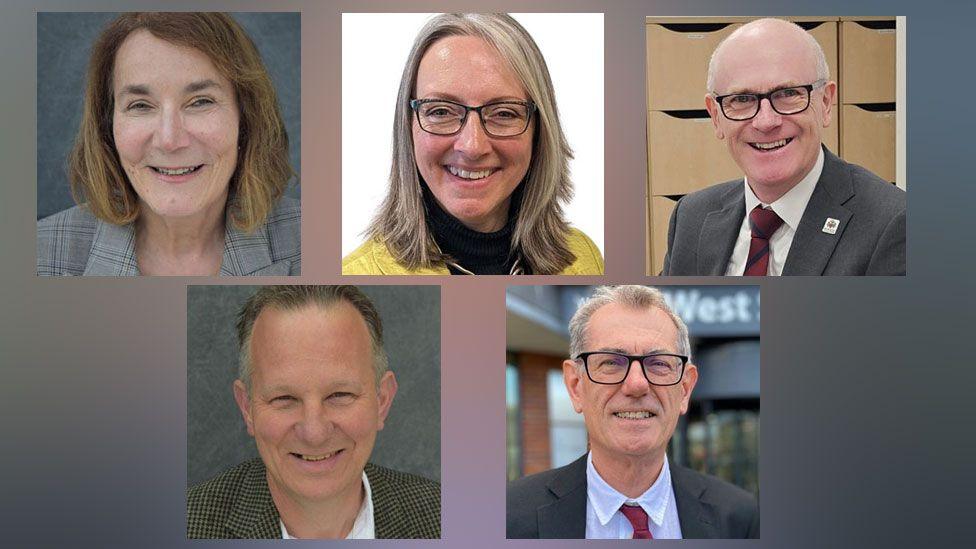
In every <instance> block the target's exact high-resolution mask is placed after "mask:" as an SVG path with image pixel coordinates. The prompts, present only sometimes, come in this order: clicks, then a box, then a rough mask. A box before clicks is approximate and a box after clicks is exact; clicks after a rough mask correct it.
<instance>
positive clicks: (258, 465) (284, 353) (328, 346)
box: [187, 286, 441, 539]
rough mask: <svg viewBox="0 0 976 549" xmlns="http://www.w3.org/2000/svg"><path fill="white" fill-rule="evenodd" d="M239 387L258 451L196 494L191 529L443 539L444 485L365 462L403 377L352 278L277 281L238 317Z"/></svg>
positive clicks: (190, 504)
mask: <svg viewBox="0 0 976 549" xmlns="http://www.w3.org/2000/svg"><path fill="white" fill-rule="evenodd" d="M237 335H238V340H239V342H240V372H239V379H238V380H237V381H235V382H234V397H235V399H236V401H237V404H238V407H239V408H240V410H241V414H242V416H243V418H244V422H245V424H246V426H247V431H248V434H250V435H251V436H253V437H254V439H255V442H256V445H257V448H258V453H259V454H260V458H255V459H252V460H249V461H246V462H244V463H242V464H240V465H237V466H236V467H233V468H231V469H229V470H227V471H225V472H223V473H221V474H220V475H218V476H217V477H215V478H213V479H211V480H209V481H207V482H204V483H202V484H199V485H197V486H194V487H192V488H190V490H189V491H188V492H187V537H188V538H308V539H316V538H318V539H323V538H333V539H336V538H339V539H341V538H346V539H373V538H439V537H440V530H441V529H440V485H439V484H438V483H436V482H433V481H430V480H427V479H425V478H422V477H418V476H415V475H410V474H406V473H400V472H397V471H393V470H390V469H386V468H383V467H379V466H376V465H373V464H370V463H367V460H368V458H369V456H370V453H371V452H372V449H373V444H374V442H375V439H376V433H377V431H379V430H380V429H382V428H383V423H384V421H385V419H386V416H387V413H388V412H389V409H390V405H391V404H392V401H393V397H394V396H395V394H396V390H397V383H396V377H395V376H394V375H393V372H391V371H388V369H387V359H386V355H385V353H384V351H383V344H382V324H381V321H380V317H379V314H378V313H377V311H376V309H375V307H374V306H373V304H372V302H370V300H369V298H368V297H366V296H365V295H364V294H363V293H362V292H360V291H359V290H358V289H357V288H355V287H352V286H268V287H265V288H262V289H260V290H259V291H258V292H257V293H256V294H255V295H254V296H252V297H251V298H250V299H249V300H248V301H247V303H245V305H244V307H243V309H242V310H241V313H240V315H239V317H238V324H237Z"/></svg>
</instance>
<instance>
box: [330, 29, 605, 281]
mask: <svg viewBox="0 0 976 549" xmlns="http://www.w3.org/2000/svg"><path fill="white" fill-rule="evenodd" d="M571 158H572V151H571V149H570V147H569V143H568V142H567V140H566V136H565V135H564V134H563V131H562V127H561V126H560V123H559V115H558V111H557V108H556V98H555V92H554V90H553V86H552V80H551V79H550V76H549V70H548V68H547V67H546V62H545V59H544V58H543V57H542V52H541V51H539V48H538V46H537V45H536V43H535V41H534V40H533V39H532V37H531V36H530V35H529V33H528V32H527V31H526V30H525V29H524V28H523V27H522V26H521V25H520V24H519V23H518V22H517V21H515V19H513V18H512V17H510V16H508V15H506V14H473V13H464V14H441V15H438V16H436V17H434V18H433V19H431V20H430V21H429V22H428V23H427V24H426V25H425V26H424V27H423V28H422V29H421V30H420V33H419V34H418V36H417V38H416V40H415V41H414V44H413V47H412V49H411V51H410V55H409V57H408V58H407V63H406V66H405V67H404V69H403V75H402V77H401V80H400V89H399V93H398V97H397V104H396V114H395V119H394V123H393V162H392V166H391V169H390V184H389V191H388V192H387V195H386V198H385V199H384V201H383V203H382V205H381V206H380V208H379V211H378V212H377V213H376V215H375V216H374V217H373V221H372V223H371V224H370V226H369V228H368V229H367V230H366V232H367V236H368V239H367V241H366V242H365V243H364V244H362V245H361V246H360V247H359V248H357V249H356V250H354V251H353V252H352V253H350V254H349V255H348V256H347V257H346V258H344V259H343V262H342V273H343V274H435V275H436V274H443V275H446V274H503V275H504V274H546V275H549V274H588V275H596V274H603V258H602V256H601V255H600V252H599V250H598V249H597V247H596V245H594V244H593V242H592V241H591V240H590V239H589V238H588V237H587V236H586V235H585V234H583V233H582V232H581V231H579V230H578V229H575V228H572V227H570V225H569V224H568V223H567V222H566V220H565V218H564V215H563V206H564V205H565V204H566V203H567V202H568V201H569V199H570V197H571V196H572V193H573V185H572V182H571V181H570V178H569V160H570V159H571Z"/></svg>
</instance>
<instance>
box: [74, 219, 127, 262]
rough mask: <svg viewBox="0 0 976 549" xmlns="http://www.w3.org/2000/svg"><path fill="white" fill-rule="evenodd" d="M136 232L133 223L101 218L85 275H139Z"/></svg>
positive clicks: (96, 228) (97, 225)
mask: <svg viewBox="0 0 976 549" xmlns="http://www.w3.org/2000/svg"><path fill="white" fill-rule="evenodd" d="M138 275H139V266H138V264H137V263H136V232H135V230H134V229H133V227H132V225H131V224H130V225H113V224H112V223H106V222H104V221H101V220H99V221H98V222H97V224H96V227H95V237H94V238H93V239H92V245H91V251H90V252H89V254H88V263H87V264H86V265H85V272H84V276H138Z"/></svg>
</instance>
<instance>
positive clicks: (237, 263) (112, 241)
mask: <svg viewBox="0 0 976 549" xmlns="http://www.w3.org/2000/svg"><path fill="white" fill-rule="evenodd" d="M270 250H271V245H270V243H269V241H268V235H267V232H266V230H265V229H264V228H263V227H262V228H260V229H258V230H256V231H254V232H253V233H251V234H247V233H244V232H241V231H239V230H237V228H235V227H234V226H233V223H231V222H230V220H228V223H227V229H226V230H225V231H224V254H223V258H222V260H221V263H220V276H288V274H289V270H290V268H291V262H290V261H279V262H277V263H275V262H272V260H271V253H270ZM84 274H85V276H139V274H140V272H139V265H138V263H137V262H136V252H135V230H134V229H133V226H132V225H131V224H129V225H113V224H111V223H105V222H103V221H99V222H98V226H97V228H96V230H95V238H94V240H93V241H92V247H91V253H90V254H89V255H88V264H87V266H86V267H85V273H84Z"/></svg>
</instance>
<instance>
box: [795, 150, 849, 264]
mask: <svg viewBox="0 0 976 549" xmlns="http://www.w3.org/2000/svg"><path fill="white" fill-rule="evenodd" d="M853 196H854V186H853V183H852V182H851V176H850V174H849V173H848V171H847V165H846V164H845V163H844V162H843V161H841V160H840V159H839V158H837V157H836V156H834V154H833V153H831V152H830V151H829V150H827V149H824V167H823V172H821V174H820V179H819V180H818V181H817V186H816V187H815V188H814V190H813V194H812V195H810V202H809V203H808V204H807V207H806V209H805V210H804V211H803V217H801V218H800V225H799V226H798V227H797V228H796V234H795V235H793V244H792V245H791V246H790V254H789V256H787V258H786V264H785V265H784V266H783V275H822V274H823V273H824V270H825V269H826V268H827V263H828V262H829V261H830V256H831V255H833V253H834V248H836V247H837V243H838V242H840V239H841V236H843V234H844V230H845V229H846V228H847V223H848V221H850V219H851V215H852V212H851V211H850V210H849V209H847V208H845V207H844V206H843V204H844V203H846V202H847V201H848V200H850V199H851V197H853ZM828 219H836V220H837V221H838V224H837V231H836V232H835V233H834V234H830V233H826V232H824V231H823V227H824V224H825V223H826V222H827V220H828Z"/></svg>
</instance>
